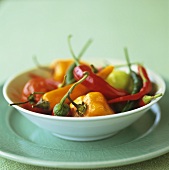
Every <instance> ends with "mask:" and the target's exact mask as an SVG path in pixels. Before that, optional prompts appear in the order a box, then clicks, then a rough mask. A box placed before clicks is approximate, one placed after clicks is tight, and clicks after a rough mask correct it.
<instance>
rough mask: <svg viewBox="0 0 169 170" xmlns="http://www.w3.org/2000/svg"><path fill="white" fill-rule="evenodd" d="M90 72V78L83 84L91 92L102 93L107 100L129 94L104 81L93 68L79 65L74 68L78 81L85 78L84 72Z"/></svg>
mask: <svg viewBox="0 0 169 170" xmlns="http://www.w3.org/2000/svg"><path fill="white" fill-rule="evenodd" d="M85 71H87V72H89V76H88V77H87V79H86V80H85V81H83V82H82V84H83V85H84V86H85V87H87V88H88V89H90V90H91V91H97V92H100V93H102V94H103V95H104V96H105V97H106V99H114V98H117V97H120V96H125V95H126V94H127V92H126V91H124V90H119V89H115V88H114V87H112V86H111V85H110V84H109V83H107V82H106V81H105V80H104V79H102V78H101V77H99V76H98V75H96V74H95V73H93V72H92V70H91V68H90V67H89V66H87V65H79V66H76V67H75V68H74V71H73V74H74V77H75V79H76V80H79V79H81V78H82V76H83V72H85Z"/></svg>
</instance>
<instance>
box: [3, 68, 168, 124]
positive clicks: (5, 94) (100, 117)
mask: <svg viewBox="0 0 169 170" xmlns="http://www.w3.org/2000/svg"><path fill="white" fill-rule="evenodd" d="M36 69H37V68H35V67H34V68H30V69H27V70H24V71H23V72H20V73H18V74H17V73H16V74H13V75H12V76H10V77H9V78H8V79H7V80H6V82H5V83H4V85H3V89H2V92H3V96H4V98H5V100H6V101H7V103H12V101H11V99H10V98H9V97H8V95H7V93H6V92H7V89H8V87H9V84H10V83H11V82H12V81H14V80H15V78H17V77H19V76H21V75H23V74H26V73H28V72H30V71H33V70H36ZM146 70H147V72H148V74H150V75H153V78H155V80H158V81H159V84H160V85H161V86H160V89H161V93H163V95H162V96H160V97H158V98H157V99H155V100H153V101H151V102H150V103H148V104H147V105H145V106H142V107H139V108H136V109H133V110H130V111H126V112H121V113H115V114H111V115H103V116H93V117H64V116H52V115H47V114H41V113H37V112H33V111H30V110H27V109H24V108H22V107H20V106H17V105H14V106H12V107H13V108H15V109H17V110H18V111H21V112H24V113H26V114H29V115H31V116H34V117H39V118H46V119H52V120H60V121H61V120H62V121H93V120H106V119H113V118H119V117H124V116H129V115H131V114H135V113H137V112H139V111H142V110H145V109H148V108H149V107H151V106H152V105H153V104H155V103H156V102H158V101H159V100H160V99H161V98H162V97H163V96H164V94H165V91H166V84H165V81H164V79H163V78H162V76H160V75H159V74H158V73H156V72H154V71H152V70H151V69H149V68H147V67H146ZM150 79H151V78H150Z"/></svg>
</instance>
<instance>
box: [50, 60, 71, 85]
mask: <svg viewBox="0 0 169 170" xmlns="http://www.w3.org/2000/svg"><path fill="white" fill-rule="evenodd" d="M73 62H74V61H73V60H71V59H70V60H56V61H53V62H52V63H51V65H50V69H52V71H53V75H52V76H53V78H54V80H56V81H59V82H62V81H63V79H64V76H65V75H66V72H67V70H68V68H69V67H70V65H71V64H72V63H73Z"/></svg>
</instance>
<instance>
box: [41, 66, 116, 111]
mask: <svg viewBox="0 0 169 170" xmlns="http://www.w3.org/2000/svg"><path fill="white" fill-rule="evenodd" d="M112 70H113V66H111V67H105V68H103V69H102V70H100V71H99V72H98V73H97V75H98V76H100V77H101V78H105V77H107V76H108V75H109V74H110V72H111V71H112ZM72 85H73V84H69V85H66V86H64V87H61V88H58V89H55V90H52V91H49V92H47V93H45V94H44V95H43V96H42V101H45V102H48V104H49V109H48V110H52V109H53V107H54V106H55V104H57V103H59V102H60V100H61V99H62V97H63V96H64V95H65V94H66V93H67V91H68V90H69V89H70V88H71V86H72ZM89 91H90V89H89V88H87V87H85V86H83V85H82V84H78V85H77V86H76V87H75V90H74V91H73V92H72V93H71V95H70V97H71V99H72V100H74V99H76V98H77V97H79V96H82V95H85V94H87V93H88V92H89ZM65 102H66V103H68V104H69V103H70V101H69V100H68V99H66V100H65ZM42 107H43V106H42Z"/></svg>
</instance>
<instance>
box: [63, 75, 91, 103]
mask: <svg viewBox="0 0 169 170" xmlns="http://www.w3.org/2000/svg"><path fill="white" fill-rule="evenodd" d="M83 74H84V76H83V77H82V78H81V79H80V80H79V81H77V82H76V83H74V84H73V85H72V86H71V88H70V89H69V90H68V92H67V93H66V94H65V95H64V96H63V98H62V99H61V101H60V104H63V103H64V102H65V100H66V99H67V98H68V96H70V94H71V93H72V91H73V90H74V88H75V87H76V86H77V85H78V84H80V83H82V82H83V81H84V80H85V79H86V78H87V77H88V75H89V73H88V72H84V73H83Z"/></svg>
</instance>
